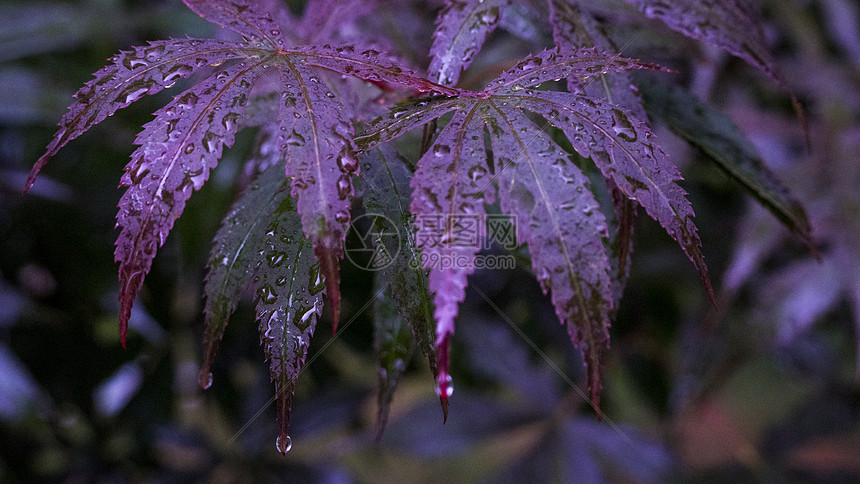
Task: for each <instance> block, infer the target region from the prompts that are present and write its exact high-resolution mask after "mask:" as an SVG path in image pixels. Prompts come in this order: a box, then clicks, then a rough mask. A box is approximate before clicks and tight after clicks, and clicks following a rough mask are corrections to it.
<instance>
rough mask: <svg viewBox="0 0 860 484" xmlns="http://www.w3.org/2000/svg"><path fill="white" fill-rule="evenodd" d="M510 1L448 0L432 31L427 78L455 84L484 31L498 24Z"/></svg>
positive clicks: (485, 33)
mask: <svg viewBox="0 0 860 484" xmlns="http://www.w3.org/2000/svg"><path fill="white" fill-rule="evenodd" d="M510 3H511V0H448V2H447V4H446V5H445V8H443V9H442V11H441V12H439V17H438V18H437V20H436V22H437V26H436V31H435V32H433V46H432V47H431V48H430V56H431V57H432V60H431V61H430V68H429V69H428V71H429V78H430V80H432V81H434V82H437V83H439V84H442V85H445V86H453V85H455V84H457V81H458V80H459V79H460V73H461V72H462V71H463V69H465V68H467V67H469V64H471V63H472V59H473V58H474V57H475V54H477V53H478V51H480V50H481V47H482V46H483V45H484V41H485V40H486V38H487V35H489V34H490V32H492V31H493V30H494V29H495V28H496V27H497V26H498V24H499V16H500V13H501V10H503V9H504V8H505V7H506V6H508V5H510Z"/></svg>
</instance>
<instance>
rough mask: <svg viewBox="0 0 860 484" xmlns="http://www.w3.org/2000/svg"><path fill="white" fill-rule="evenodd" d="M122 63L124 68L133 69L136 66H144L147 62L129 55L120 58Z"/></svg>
mask: <svg viewBox="0 0 860 484" xmlns="http://www.w3.org/2000/svg"><path fill="white" fill-rule="evenodd" d="M122 65H124V66H125V68H126V69H130V70H134V69H135V68H136V67H146V66H148V65H149V63H148V62H146V61H145V60H143V59H140V58H137V57H130V56H129V57H126V58H125V59H123V60H122Z"/></svg>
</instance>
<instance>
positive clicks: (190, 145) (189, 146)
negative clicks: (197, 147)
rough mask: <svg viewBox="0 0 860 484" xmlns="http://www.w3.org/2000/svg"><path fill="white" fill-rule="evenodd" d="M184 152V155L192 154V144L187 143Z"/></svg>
mask: <svg viewBox="0 0 860 484" xmlns="http://www.w3.org/2000/svg"><path fill="white" fill-rule="evenodd" d="M184 151H185V154H186V155H190V154H191V153H193V152H194V143H188V144H187V145H185V150H184Z"/></svg>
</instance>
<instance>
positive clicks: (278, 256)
mask: <svg viewBox="0 0 860 484" xmlns="http://www.w3.org/2000/svg"><path fill="white" fill-rule="evenodd" d="M267 260H268V262H269V267H271V268H275V267H278V266H280V265H281V264H283V263H284V261H286V260H287V254H286V253H284V252H273V253H271V254H269V256H268V257H267Z"/></svg>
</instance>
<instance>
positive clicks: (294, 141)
mask: <svg viewBox="0 0 860 484" xmlns="http://www.w3.org/2000/svg"><path fill="white" fill-rule="evenodd" d="M284 143H286V144H287V145H288V146H302V145H304V144H305V137H304V136H302V135H301V134H299V133H298V132H297V131H296V130H295V129H294V130H293V132H292V133H290V135H289V136H287V137H286V138H284Z"/></svg>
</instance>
